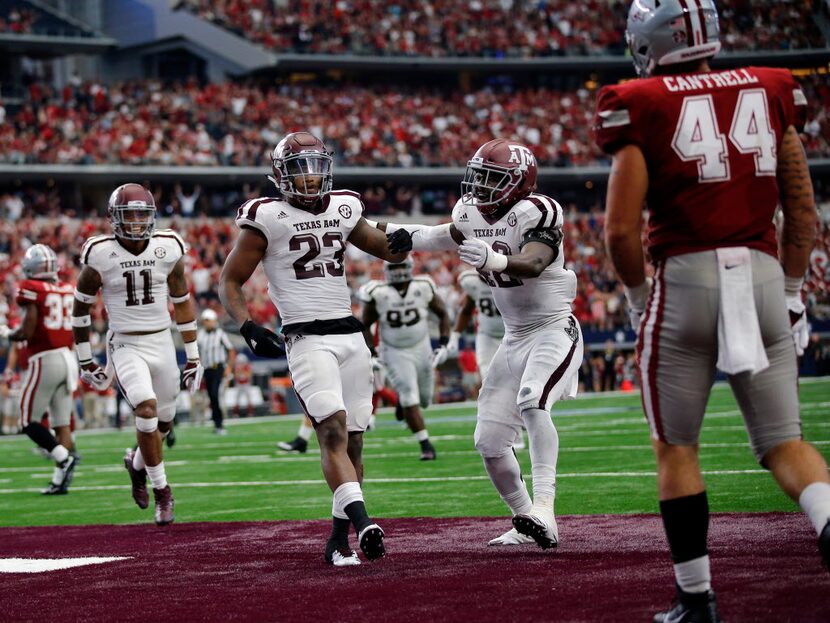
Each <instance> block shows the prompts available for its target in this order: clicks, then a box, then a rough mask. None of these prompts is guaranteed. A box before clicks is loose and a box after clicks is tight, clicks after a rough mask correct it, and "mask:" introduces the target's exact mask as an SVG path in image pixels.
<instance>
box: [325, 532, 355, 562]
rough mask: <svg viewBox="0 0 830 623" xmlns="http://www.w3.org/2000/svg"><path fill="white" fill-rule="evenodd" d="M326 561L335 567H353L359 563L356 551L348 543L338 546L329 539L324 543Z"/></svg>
mask: <svg viewBox="0 0 830 623" xmlns="http://www.w3.org/2000/svg"><path fill="white" fill-rule="evenodd" d="M325 557H326V562H327V563H329V564H330V565H334V566H335V567H354V566H355V565H359V564H360V558H358V557H357V552H356V551H354V550H353V549H352V548H351V547H349V546H348V545H345V546H340V547H338V546H337V544H336V543H335V542H334V541H332V540H330V539H329V541H328V542H327V543H326V553H325Z"/></svg>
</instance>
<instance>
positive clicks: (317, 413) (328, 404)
mask: <svg viewBox="0 0 830 623" xmlns="http://www.w3.org/2000/svg"><path fill="white" fill-rule="evenodd" d="M305 408H306V411H308V414H309V415H310V416H311V417H313V418H314V419H315V420H317V421H318V422H320V421H322V420H325V419H326V418H327V417H329V416H330V415H333V414H335V413H337V412H338V411H345V410H346V406H345V405H344V404H343V398H342V396H338V395H337V394H336V393H334V392H330V391H322V392H316V393H314V394H311V396H309V397H308V399H307V400H306V402H305Z"/></svg>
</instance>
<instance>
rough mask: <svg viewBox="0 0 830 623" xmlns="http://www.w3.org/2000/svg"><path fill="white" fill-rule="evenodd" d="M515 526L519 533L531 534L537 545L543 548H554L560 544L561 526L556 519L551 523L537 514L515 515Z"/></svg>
mask: <svg viewBox="0 0 830 623" xmlns="http://www.w3.org/2000/svg"><path fill="white" fill-rule="evenodd" d="M513 527H514V528H516V532H518V533H519V534H523V535H525V536H529V537H530V538H531V539H533V540H534V541H536V545H538V546H539V547H541V548H542V549H553V548H554V547H558V546H559V528H558V526H557V525H556V520H555V519H553V520H552V523H551V522H550V521H546V520H544V519H542V518H541V517H539V516H537V515H532V514H525V515H515V516H514V517H513Z"/></svg>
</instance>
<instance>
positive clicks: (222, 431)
mask: <svg viewBox="0 0 830 623" xmlns="http://www.w3.org/2000/svg"><path fill="white" fill-rule="evenodd" d="M213 434H214V435H219V436H220V437H223V436H224V435H227V434H228V431H227V430H225V429H224V428H214V429H213Z"/></svg>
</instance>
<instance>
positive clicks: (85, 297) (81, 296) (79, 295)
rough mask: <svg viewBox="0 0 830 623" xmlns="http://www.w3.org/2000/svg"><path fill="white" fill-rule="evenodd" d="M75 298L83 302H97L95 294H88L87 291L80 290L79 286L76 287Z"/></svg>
mask: <svg viewBox="0 0 830 623" xmlns="http://www.w3.org/2000/svg"><path fill="white" fill-rule="evenodd" d="M75 299H76V300H78V301H80V302H81V303H86V304H87V305H92V304H93V303H94V302H95V295H94V294H86V293H85V292H81V291H80V290H78V288H75Z"/></svg>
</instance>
